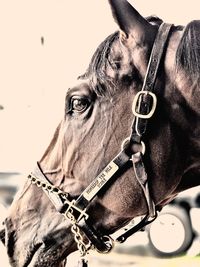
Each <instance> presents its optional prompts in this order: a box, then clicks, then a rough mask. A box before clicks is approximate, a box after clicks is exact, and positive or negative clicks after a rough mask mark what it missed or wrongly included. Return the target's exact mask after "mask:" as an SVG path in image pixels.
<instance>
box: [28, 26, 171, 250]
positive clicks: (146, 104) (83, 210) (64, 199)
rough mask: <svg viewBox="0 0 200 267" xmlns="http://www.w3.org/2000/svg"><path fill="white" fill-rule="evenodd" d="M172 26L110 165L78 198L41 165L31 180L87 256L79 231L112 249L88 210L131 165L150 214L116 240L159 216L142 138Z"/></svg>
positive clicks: (160, 36)
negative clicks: (126, 134) (128, 130)
mask: <svg viewBox="0 0 200 267" xmlns="http://www.w3.org/2000/svg"><path fill="white" fill-rule="evenodd" d="M171 27H172V25H171V24H166V23H163V24H161V26H160V28H159V30H158V33H157V36H156V39H155V42H154V45H153V48H152V52H151V56H150V59H149V63H148V68H147V73H146V77H145V80H144V83H143V87H142V90H141V91H140V92H138V93H137V94H136V96H135V98H134V101H133V107H132V110H133V114H134V121H133V124H132V133H131V135H130V137H129V138H128V139H127V140H126V142H124V143H123V145H122V150H121V152H120V153H119V154H118V155H117V156H116V157H115V158H114V159H113V160H111V161H110V162H109V163H108V165H107V166H106V167H105V168H104V169H103V171H102V172H101V173H100V174H99V175H98V176H97V177H96V178H95V179H94V180H93V181H92V183H91V184H90V185H89V186H88V187H87V188H86V189H85V190H84V191H83V193H82V194H81V195H80V196H79V197H78V199H72V198H71V197H70V195H69V194H68V193H66V192H63V191H62V190H60V189H59V188H57V187H55V186H54V185H53V184H52V183H51V182H50V181H49V180H48V178H47V177H46V176H45V174H44V173H43V171H42V169H41V168H40V166H39V164H38V165H37V167H36V169H35V171H34V172H33V173H32V174H30V175H29V179H30V181H31V182H32V183H34V184H36V185H37V186H38V187H41V188H42V189H43V191H44V192H45V193H46V194H47V196H48V198H49V199H50V200H51V202H52V203H53V205H54V206H55V208H56V209H57V211H58V212H60V213H61V214H63V215H64V217H65V218H66V219H69V220H70V222H71V223H72V232H73V233H74V235H75V241H76V242H77V245H78V248H79V250H80V251H81V252H82V254H83V255H84V254H86V252H87V250H88V249H89V248H88V247H87V246H86V244H85V243H84V241H83V238H82V235H81V234H80V231H79V230H81V231H82V232H84V233H85V235H86V237H87V238H88V240H89V245H91V244H92V246H94V247H95V248H96V249H97V250H98V251H99V252H103V253H105V252H108V251H110V249H111V248H112V242H111V238H110V237H109V236H103V235H101V234H100V233H98V232H97V231H96V230H95V229H94V227H93V226H92V225H91V224H90V220H89V215H88V214H87V208H88V205H89V204H90V202H91V201H92V200H93V199H94V197H96V196H98V193H99V192H100V191H101V190H102V189H105V186H108V183H109V185H110V183H112V182H114V180H115V179H117V177H118V176H120V175H121V174H122V173H123V172H124V171H126V170H127V169H128V168H130V167H131V166H133V168H134V172H135V177H136V179H137V180H138V183H139V184H140V186H141V188H142V190H143V192H144V196H145V200H146V203H147V210H148V211H147V214H146V215H145V216H144V217H143V219H142V220H141V222H140V223H138V224H137V225H134V226H133V227H131V228H130V229H129V230H127V231H126V232H125V233H124V234H122V235H121V236H119V237H118V238H117V239H116V240H117V241H119V242H124V241H125V240H126V239H127V238H128V237H129V236H130V235H132V234H133V233H135V232H137V231H138V230H140V229H142V228H143V227H144V226H146V225H147V224H149V223H150V222H152V221H153V220H154V219H155V218H156V216H157V212H156V208H155V205H154V202H153V200H152V198H151V195H150V192H149V185H148V176H147V173H146V170H145V164H144V162H143V154H144V153H145V145H144V143H143V142H142V139H143V137H144V135H145V133H146V128H147V122H148V120H149V119H150V118H151V116H152V115H153V113H154V111H155V109H156V105H157V98H156V95H155V94H154V91H155V88H154V87H155V82H156V78H157V76H158V70H159V66H160V63H161V61H162V58H163V55H164V52H165V48H166V45H167V40H168V37H169V33H170V29H171ZM133 145H138V146H142V152H140V151H134V152H133V151H132V147H133Z"/></svg>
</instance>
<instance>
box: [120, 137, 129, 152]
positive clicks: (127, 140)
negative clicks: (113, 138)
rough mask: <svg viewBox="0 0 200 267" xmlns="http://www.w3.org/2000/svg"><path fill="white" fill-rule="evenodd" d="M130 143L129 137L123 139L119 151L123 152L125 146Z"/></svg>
mask: <svg viewBox="0 0 200 267" xmlns="http://www.w3.org/2000/svg"><path fill="white" fill-rule="evenodd" d="M129 142H130V137H126V138H125V139H124V141H122V144H121V150H124V149H125V147H126V145H128V143H129Z"/></svg>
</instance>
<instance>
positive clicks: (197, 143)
mask: <svg viewBox="0 0 200 267" xmlns="http://www.w3.org/2000/svg"><path fill="white" fill-rule="evenodd" d="M178 93H179V94H181V98H182V101H180V103H177V104H176V105H175V110H173V113H174V114H173V115H172V116H173V117H174V118H175V123H176V125H177V126H178V127H177V130H179V129H180V131H181V132H180V133H179V135H180V136H182V138H183V140H185V142H184V143H183V149H182V148H180V153H183V154H182V158H183V159H184V161H185V166H184V170H183V175H182V179H181V183H180V184H179V186H178V188H177V191H182V190H185V189H188V188H190V187H194V186H197V185H200V87H199V86H197V83H192V84H190V86H189V84H185V86H183V87H182V89H181V91H180V90H179V92H178ZM179 100H180V98H179Z"/></svg>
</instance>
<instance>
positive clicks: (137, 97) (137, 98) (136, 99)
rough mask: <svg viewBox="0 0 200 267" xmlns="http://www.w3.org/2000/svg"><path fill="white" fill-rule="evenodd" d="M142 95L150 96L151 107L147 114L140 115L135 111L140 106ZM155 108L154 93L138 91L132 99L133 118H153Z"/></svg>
mask: <svg viewBox="0 0 200 267" xmlns="http://www.w3.org/2000/svg"><path fill="white" fill-rule="evenodd" d="M142 95H150V96H151V97H152V100H153V101H152V105H151V110H150V111H149V112H148V113H147V114H141V113H138V112H137V111H136V109H137V107H138V106H140V98H141V96H142ZM156 106H157V97H156V95H155V94H154V93H152V92H149V91H140V92H138V93H137V94H136V95H135V97H134V99H133V104H132V112H133V115H135V117H138V118H141V119H149V118H151V117H152V116H153V114H154V112H155V110H156Z"/></svg>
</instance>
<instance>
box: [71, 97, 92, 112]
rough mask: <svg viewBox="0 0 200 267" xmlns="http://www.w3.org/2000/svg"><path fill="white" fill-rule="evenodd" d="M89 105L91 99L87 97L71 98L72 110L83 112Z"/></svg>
mask: <svg viewBox="0 0 200 267" xmlns="http://www.w3.org/2000/svg"><path fill="white" fill-rule="evenodd" d="M88 106H89V101H88V99H87V98H85V97H78V96H74V97H72V99H71V111H75V112H80V113H81V112H83V111H85V110H86V109H87V108H88Z"/></svg>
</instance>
